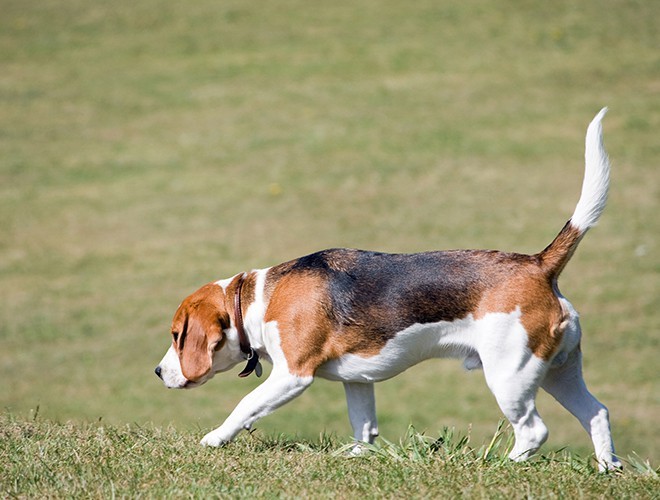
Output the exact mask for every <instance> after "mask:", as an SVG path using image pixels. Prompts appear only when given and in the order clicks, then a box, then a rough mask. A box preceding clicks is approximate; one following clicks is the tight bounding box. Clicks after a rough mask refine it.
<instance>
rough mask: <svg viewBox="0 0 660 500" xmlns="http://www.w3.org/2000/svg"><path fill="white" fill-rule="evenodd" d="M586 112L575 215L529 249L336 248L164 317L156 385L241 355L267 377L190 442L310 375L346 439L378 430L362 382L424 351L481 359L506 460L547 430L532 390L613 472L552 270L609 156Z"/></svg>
mask: <svg viewBox="0 0 660 500" xmlns="http://www.w3.org/2000/svg"><path fill="white" fill-rule="evenodd" d="M606 111H607V109H606V108H604V109H603V110H601V111H600V113H598V115H597V116H596V117H595V118H594V120H593V121H592V122H591V124H590V125H589V127H588V130H587V135H586V153H585V160H586V162H585V163H586V166H585V174H584V181H583V186H582V192H581V196H580V199H579V201H578V204H577V206H576V208H575V212H574V213H573V216H572V217H571V219H570V220H569V221H568V222H567V223H566V225H565V226H564V227H563V229H562V230H561V231H560V232H559V234H558V235H557V237H556V238H555V239H554V241H552V243H550V245H548V246H547V247H546V248H545V249H544V250H542V251H541V252H539V253H537V254H535V255H522V254H517V253H506V252H499V251H486V250H453V251H435V252H427V253H415V254H387V253H379V252H368V251H362V250H352V249H343V248H336V249H331V250H324V251H321V252H317V253H313V254H311V255H307V256H305V257H301V258H299V259H295V260H292V261H290V262H285V263H283V264H279V265H276V266H273V267H270V268H267V269H259V270H253V271H250V272H244V273H240V274H237V275H235V276H233V277H232V278H229V279H224V280H220V281H216V282H213V283H209V284H207V285H205V286H203V287H202V288H200V289H199V290H197V291H196V292H194V293H193V294H192V295H190V296H188V297H187V298H186V299H185V300H184V301H183V302H182V303H181V305H180V306H179V308H178V309H177V311H176V314H175V315H174V319H173V321H172V329H171V337H172V338H171V346H170V348H169V350H168V351H167V353H166V354H165V357H164V358H163V359H162V361H161V362H160V364H159V365H158V367H157V368H156V374H157V375H158V376H159V377H160V378H161V379H162V380H163V382H164V383H165V385H166V386H167V387H170V388H186V389H189V388H193V387H198V386H200V385H202V384H204V383H205V382H207V381H208V380H210V379H211V378H212V377H213V376H214V375H215V374H216V373H218V372H224V371H227V370H229V369H231V368H233V367H234V366H236V365H237V364H239V363H241V362H244V361H247V366H246V368H245V370H243V371H242V372H241V374H240V376H247V375H248V374H250V373H251V372H253V371H256V372H257V374H258V375H260V374H261V364H260V360H261V359H263V360H266V361H268V362H269V363H272V367H273V368H272V371H271V373H270V375H269V377H268V378H267V379H266V380H265V381H264V382H263V383H262V384H261V385H260V386H258V387H257V388H256V389H254V390H253V391H252V392H251V393H249V394H248V395H247V396H245V398H243V400H242V401H241V402H240V403H239V404H238V406H237V407H236V409H234V411H233V412H232V413H231V415H229V417H228V418H227V419H226V420H225V422H224V423H223V424H222V425H221V426H220V427H218V428H217V429H215V430H213V431H211V432H209V433H208V434H207V435H206V436H205V437H204V438H203V439H202V442H201V444H203V445H206V446H220V445H222V444H224V443H227V442H229V441H231V440H232V439H233V438H234V437H235V436H236V435H237V434H238V433H239V432H240V431H241V430H242V429H250V427H251V426H252V425H253V424H254V422H256V421H257V419H259V418H261V417H264V416H266V415H268V414H269V413H271V412H273V411H274V410H275V409H276V408H278V407H280V406H282V405H283V404H285V403H287V402H288V401H291V400H292V399H293V398H295V397H296V396H299V395H300V394H301V393H302V392H303V391H304V390H305V389H307V388H308V387H309V386H310V385H311V384H312V382H313V380H314V377H322V378H325V379H330V380H336V381H340V382H342V383H343V384H344V388H345V392H346V400H347V403H348V414H349V419H350V422H351V425H352V427H353V432H354V437H355V440H356V442H357V443H356V450H355V451H356V452H359V451H360V443H361V442H362V443H372V442H373V440H374V438H375V437H376V436H377V435H378V426H377V423H376V407H375V400H374V383H375V382H379V381H381V380H387V379H389V378H390V377H394V376H395V375H398V374H399V373H401V372H403V371H404V370H406V369H408V368H410V367H411V366H413V365H415V364H417V363H419V362H421V361H424V360H426V359H429V358H444V357H453V358H460V359H462V360H464V364H465V367H466V368H467V369H476V368H483V372H484V375H485V377H486V382H487V384H488V387H489V388H490V390H491V391H492V392H493V394H494V395H495V398H496V400H497V403H498V404H499V406H500V408H501V410H502V412H503V413H504V415H505V416H506V418H507V419H508V420H509V422H510V423H511V426H512V427H513V430H514V433H515V445H514V447H513V450H512V451H511V454H510V458H511V459H513V460H516V461H519V460H524V459H526V458H528V457H529V456H531V455H532V454H533V453H534V452H536V450H538V449H539V447H540V446H541V445H542V444H543V442H544V441H545V440H546V438H547V437H548V430H547V428H546V426H545V424H544V423H543V420H541V417H540V416H539V414H538V412H537V410H536V406H535V398H536V393H537V391H538V389H539V387H542V388H543V389H544V390H545V391H547V392H548V393H550V394H551V395H552V396H553V397H554V398H555V399H556V400H557V401H559V403H560V404H561V405H563V406H564V407H565V408H566V409H567V410H568V411H569V412H571V413H572V414H573V415H574V416H575V417H576V418H577V419H578V420H579V421H580V423H581V424H582V426H583V427H584V428H585V429H586V431H587V432H588V433H589V435H590V436H591V439H592V441H593V446H594V448H595V456H596V459H597V460H598V463H599V467H600V469H601V470H605V469H612V468H619V467H621V463H620V461H619V459H618V458H617V457H616V456H615V454H614V445H613V443H612V438H611V433H610V424H609V417H608V411H607V409H606V408H605V406H603V405H602V404H601V403H600V402H599V401H598V400H597V399H596V398H595V397H594V396H592V395H591V393H590V392H589V391H588V390H587V387H586V385H585V383H584V380H583V377H582V353H581V351H580V337H581V330H580V323H579V320H578V313H577V312H576V310H575V309H574V308H573V306H572V305H571V303H570V302H569V301H568V300H567V299H566V298H565V297H564V296H563V295H562V294H561V293H560V292H559V288H558V287H557V279H558V278H559V274H560V273H561V271H562V270H563V269H564V266H566V263H567V262H568V261H569V259H570V258H571V256H572V255H573V252H575V249H576V248H577V246H578V243H579V242H580V240H581V239H582V237H583V236H584V234H585V233H586V232H587V230H588V229H589V228H590V227H592V226H593V225H594V224H595V223H596V221H597V220H598V218H599V217H600V215H601V213H602V211H603V209H604V207H605V202H606V198H607V191H608V185H609V160H608V157H607V153H606V152H605V149H604V146H603V143H602V125H601V120H602V118H603V116H604V115H605V113H606Z"/></svg>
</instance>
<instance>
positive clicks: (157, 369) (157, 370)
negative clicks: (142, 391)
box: [154, 365, 163, 379]
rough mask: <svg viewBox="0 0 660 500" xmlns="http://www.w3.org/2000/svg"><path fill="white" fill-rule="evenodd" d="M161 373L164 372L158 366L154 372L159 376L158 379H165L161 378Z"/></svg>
mask: <svg viewBox="0 0 660 500" xmlns="http://www.w3.org/2000/svg"><path fill="white" fill-rule="evenodd" d="M161 371H162V370H161V369H160V365H158V366H157V367H156V369H155V370H154V372H156V375H158V378H160V379H162V378H163V377H161V376H160V372H161Z"/></svg>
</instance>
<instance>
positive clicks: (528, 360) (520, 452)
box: [482, 353, 548, 461]
mask: <svg viewBox="0 0 660 500" xmlns="http://www.w3.org/2000/svg"><path fill="white" fill-rule="evenodd" d="M482 361H483V368H484V375H485V377H486V383H487V384H488V387H489V388H490V390H491V392H492V393H493V395H494V396H495V399H496V400H497V403H498V405H499V406H500V409H501V410H502V413H504V416H505V417H506V418H507V419H508V420H509V422H510V423H511V426H512V427H513V431H514V434H515V440H516V441H515V445H514V447H513V450H512V451H511V453H510V454H509V458H510V459H512V460H515V461H522V460H526V459H527V458H529V457H530V456H532V455H533V454H534V453H535V452H536V451H537V450H538V449H539V448H540V447H541V445H542V444H543V443H544V442H545V440H546V439H547V438H548V428H547V427H546V426H545V424H544V423H543V420H542V419H541V416H540V415H539V414H538V411H537V410H536V402H535V399H536V393H537V392H538V387H539V382H540V380H541V379H542V378H543V375H544V374H545V371H546V370H547V364H546V363H545V362H544V361H542V360H540V359H538V358H536V357H535V356H534V355H532V354H531V353H527V354H524V355H522V356H521V357H518V359H508V360H504V361H503V360H501V359H500V360H497V359H495V358H493V357H491V356H489V355H486V356H482Z"/></svg>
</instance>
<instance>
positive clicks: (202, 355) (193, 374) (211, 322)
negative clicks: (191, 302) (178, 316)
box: [179, 314, 222, 381]
mask: <svg viewBox="0 0 660 500" xmlns="http://www.w3.org/2000/svg"><path fill="white" fill-rule="evenodd" d="M220 323H221V322H220V320H219V318H216V317H215V315H213V317H208V316H207V315H200V314H191V315H190V316H189V317H188V322H187V328H186V331H185V333H183V334H182V335H181V338H180V339H179V356H180V358H179V359H180V361H181V371H182V372H183V376H184V377H186V378H187V379H188V380H191V381H196V380H199V379H200V378H202V377H203V376H204V375H206V374H207V373H208V372H209V371H211V364H212V361H213V360H212V352H211V350H212V349H213V348H214V347H216V346H217V345H218V343H222V329H221V324H220Z"/></svg>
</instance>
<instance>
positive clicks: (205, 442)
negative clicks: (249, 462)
mask: <svg viewBox="0 0 660 500" xmlns="http://www.w3.org/2000/svg"><path fill="white" fill-rule="evenodd" d="M228 442H229V440H228V439H224V438H223V437H222V436H221V435H220V434H218V433H217V432H215V431H213V432H209V433H208V434H207V435H206V436H204V437H203V438H202V440H201V441H200V442H199V444H201V445H202V446H211V447H213V448H218V447H219V446H224V445H225V444H227V443H228Z"/></svg>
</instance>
